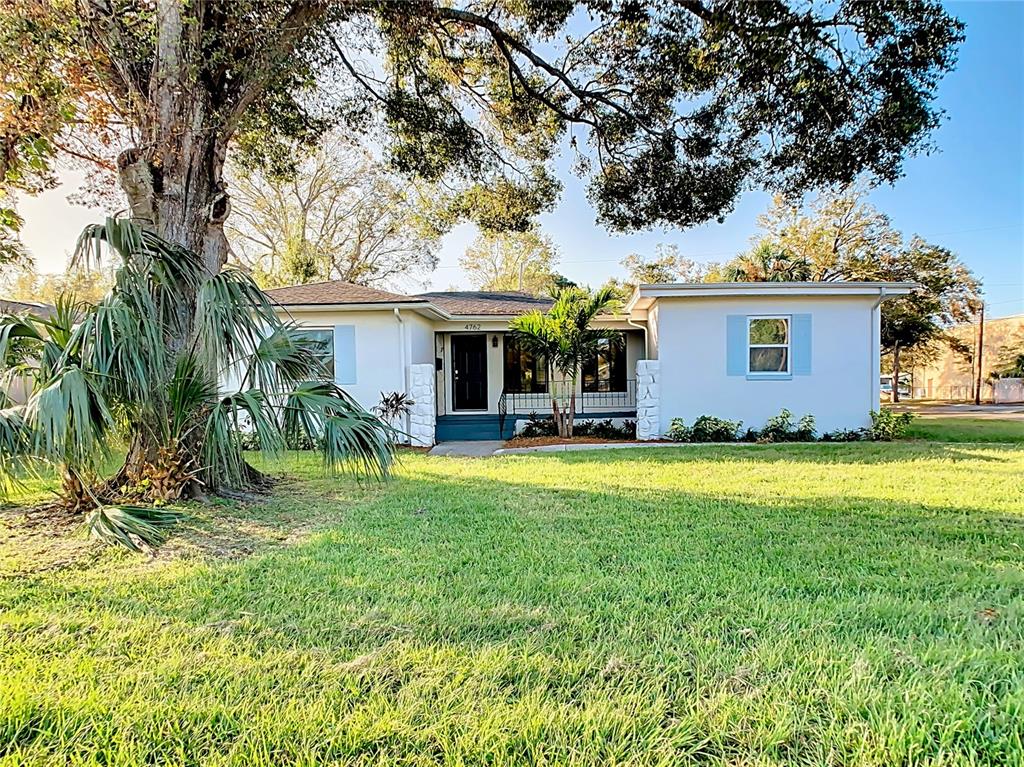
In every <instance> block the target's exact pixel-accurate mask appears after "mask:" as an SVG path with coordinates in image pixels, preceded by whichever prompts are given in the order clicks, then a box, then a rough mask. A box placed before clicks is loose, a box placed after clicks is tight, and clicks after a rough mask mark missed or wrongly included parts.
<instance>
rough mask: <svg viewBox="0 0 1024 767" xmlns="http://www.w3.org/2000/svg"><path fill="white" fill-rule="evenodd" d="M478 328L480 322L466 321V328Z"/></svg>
mask: <svg viewBox="0 0 1024 767" xmlns="http://www.w3.org/2000/svg"><path fill="white" fill-rule="evenodd" d="M479 329H480V323H479V322H467V323H466V330H479Z"/></svg>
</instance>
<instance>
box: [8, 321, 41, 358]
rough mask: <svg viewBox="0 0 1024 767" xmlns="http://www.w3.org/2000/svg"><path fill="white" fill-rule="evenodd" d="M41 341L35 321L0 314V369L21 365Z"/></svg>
mask: <svg viewBox="0 0 1024 767" xmlns="http://www.w3.org/2000/svg"><path fill="white" fill-rule="evenodd" d="M43 340H44V335H43V330H42V328H41V326H40V324H39V322H38V321H37V320H35V319H33V318H31V317H27V316H25V315H21V314H0V368H9V367H13V366H14V365H17V364H20V363H22V362H23V361H24V359H25V358H26V357H27V356H28V355H30V354H31V353H32V352H33V351H34V350H37V349H38V348H39V346H41V345H42V343H43Z"/></svg>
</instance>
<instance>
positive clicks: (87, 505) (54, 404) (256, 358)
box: [0, 219, 393, 548]
mask: <svg viewBox="0 0 1024 767" xmlns="http://www.w3.org/2000/svg"><path fill="white" fill-rule="evenodd" d="M103 245H106V246H107V247H108V249H109V250H110V251H112V252H113V253H114V254H115V255H116V257H117V258H118V259H119V267H118V269H117V272H116V278H115V284H114V287H113V289H112V290H111V291H110V293H109V294H108V295H107V296H106V297H105V298H103V300H101V301H100V302H99V303H98V304H96V305H94V306H89V305H84V304H80V303H76V302H75V301H74V300H73V299H72V298H70V297H62V299H61V300H60V301H58V303H57V307H56V311H55V312H54V314H53V316H51V317H49V318H34V317H29V316H17V315H2V316H0V371H2V372H3V373H4V374H5V375H6V376H21V377H25V376H28V378H29V380H30V381H31V390H30V394H29V396H28V399H27V401H26V402H25V403H24V404H21V405H13V404H11V403H0V404H6V405H7V407H5V408H4V409H3V410H0V489H4V487H9V486H10V484H11V483H12V482H16V481H17V479H18V478H19V477H20V476H24V474H25V473H26V472H28V473H31V472H34V471H38V470H39V469H40V468H41V467H44V466H49V467H52V468H55V469H57V470H58V471H59V472H60V473H61V476H62V477H63V493H62V496H63V501H64V503H65V504H66V505H67V506H68V507H69V508H70V509H73V510H76V511H83V512H88V513H89V524H90V527H91V528H92V530H93V532H94V533H96V534H97V535H99V536H100V537H104V538H107V539H108V540H112V541H116V542H120V543H124V544H125V545H129V546H132V547H133V548H137V543H136V538H137V539H141V540H142V541H144V542H146V543H152V542H154V541H155V540H158V539H159V538H160V530H159V525H160V523H161V522H163V521H166V514H165V513H162V512H160V511H159V510H153V509H146V508H144V507H143V506H140V505H138V504H140V503H147V504H149V503H153V502H163V501H169V500H176V499H180V498H190V497H191V498H197V497H203V496H204V495H205V494H206V493H208V492H219V491H225V490H229V489H245V488H246V487H250V486H252V485H253V483H254V482H257V481H258V480H259V479H260V478H261V476H262V475H259V473H258V472H256V471H255V470H253V469H252V468H251V467H250V466H249V465H248V464H247V463H246V461H245V458H244V456H243V450H242V445H243V436H244V435H245V434H246V433H247V432H249V433H253V434H255V436H256V437H257V438H258V440H259V444H260V446H261V449H262V450H264V451H267V452H270V453H271V454H273V453H275V452H277V451H280V450H283V449H284V447H285V445H286V444H288V443H289V441H290V440H298V439H300V438H302V437H306V438H308V439H311V440H312V441H314V442H315V443H316V444H318V445H319V448H320V452H321V454H322V456H323V460H324V464H325V466H326V467H327V469H328V470H338V469H342V470H346V469H347V470H355V471H358V472H360V473H365V474H371V475H375V476H385V475H387V473H388V471H389V468H390V466H391V463H392V458H393V443H392V440H391V439H390V428H389V427H388V426H387V425H385V424H384V423H383V422H382V421H381V420H380V419H378V418H376V417H375V416H373V415H371V414H370V413H367V412H366V411H365V410H363V409H362V408H361V407H360V406H359V405H358V404H357V403H356V402H355V401H354V400H352V399H351V398H350V397H349V396H348V395H347V394H346V393H345V392H344V391H342V390H341V389H339V388H338V387H337V386H336V385H334V384H333V383H325V382H323V381H322V372H323V371H322V366H321V364H320V362H319V359H318V355H317V353H316V349H315V348H314V347H313V346H312V344H314V343H315V342H311V341H307V340H304V339H302V337H301V335H299V334H298V333H297V332H296V328H295V327H294V326H292V325H291V324H289V323H285V322H282V321H281V320H279V319H278V317H277V316H276V314H275V312H274V310H273V307H272V306H271V304H270V302H269V300H268V298H267V296H266V295H265V294H264V293H263V292H262V291H260V289H259V288H258V287H257V286H256V284H255V283H254V282H253V281H252V280H251V279H250V278H249V277H248V276H247V275H246V274H244V273H243V272H240V271H238V270H231V269H228V270H225V271H222V272H220V273H219V274H217V275H215V276H212V277H211V276H209V275H208V274H206V273H205V271H204V268H203V266H202V261H201V259H200V258H198V257H197V256H196V255H195V254H193V253H190V252H188V251H185V250H182V249H181V248H179V247H177V246H175V245H173V244H172V243H169V242H167V241H165V240H162V239H160V238H159V237H157V236H156V235H154V234H152V233H151V232H149V231H147V230H144V229H141V228H139V227H137V226H136V225H134V224H133V223H131V222H129V221H127V220H124V219H108V220H107V222H106V224H104V225H95V226H90V227H88V228H87V229H86V230H85V231H84V232H83V234H82V236H81V237H80V238H79V242H78V247H77V248H76V253H75V261H76V262H78V263H80V264H87V262H90V261H94V260H96V259H98V258H99V257H100V256H101V254H102V246H103ZM193 293H194V294H195V295H196V296H197V298H196V301H195V304H194V306H191V307H190V308H189V309H188V310H187V311H185V312H182V311H181V310H180V308H179V307H180V303H179V302H177V301H176V300H172V299H174V298H175V297H176V296H177V295H189V294H193ZM182 327H185V328H190V329H191V331H190V333H189V334H188V335H187V336H186V337H187V339H188V341H187V343H186V344H184V345H179V346H178V347H177V348H175V347H173V346H172V345H170V344H169V343H168V342H167V340H168V339H169V338H175V337H181V333H178V332H175V331H177V330H178V329H180V328H182ZM0 383H2V382H0ZM118 437H126V438H127V442H128V449H127V455H126V457H125V460H124V464H123V466H122V468H121V469H120V470H119V471H118V472H117V473H116V474H115V475H114V476H113V477H109V478H106V479H105V478H104V477H103V476H102V472H103V467H104V466H105V465H109V462H110V460H111V458H112V452H113V450H114V445H115V444H117V443H118V442H119V440H118ZM132 536H135V538H133V537H132Z"/></svg>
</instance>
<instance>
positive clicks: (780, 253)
mask: <svg viewBox="0 0 1024 767" xmlns="http://www.w3.org/2000/svg"><path fill="white" fill-rule="evenodd" d="M811 271H812V270H811V263H810V261H808V260H807V259H806V258H803V257H801V256H794V255H792V254H791V253H789V252H788V251H785V250H781V249H779V248H776V247H775V246H773V245H772V244H771V243H767V242H762V243H760V244H759V245H758V246H757V247H756V248H754V249H753V250H752V251H750V252H749V253H743V254H741V255H739V256H737V257H736V258H734V259H733V260H732V261H731V262H730V263H729V264H728V265H727V266H726V270H725V278H726V280H728V281H729V282H806V281H808V280H810V279H811V276H812V275H811Z"/></svg>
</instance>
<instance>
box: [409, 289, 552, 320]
mask: <svg viewBox="0 0 1024 767" xmlns="http://www.w3.org/2000/svg"><path fill="white" fill-rule="evenodd" d="M416 297H417V298H420V299H425V300H427V301H429V302H430V303H432V304H434V306H437V307H438V308H439V309H442V310H444V311H445V312H447V313H448V314H451V315H456V316H459V315H465V316H477V315H496V316H509V315H518V314H526V312H532V311H535V310H539V311H542V312H543V311H547V310H548V309H550V308H551V305H552V304H553V303H554V302H553V301H552V300H551V299H550V298H537V297H536V296H531V295H529V294H527V293H519V292H516V291H508V292H496V291H482V290H456V291H438V292H434V293H420V294H419V295H418V296H416Z"/></svg>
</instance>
